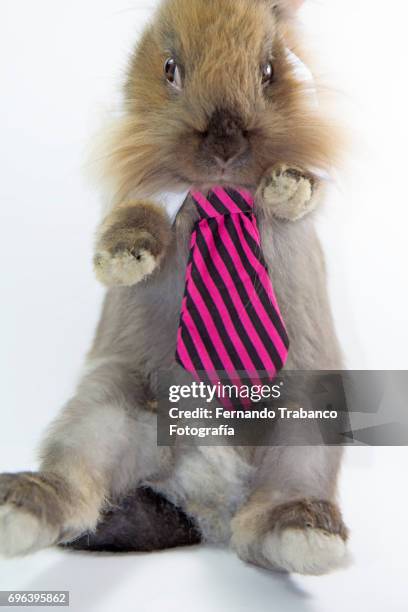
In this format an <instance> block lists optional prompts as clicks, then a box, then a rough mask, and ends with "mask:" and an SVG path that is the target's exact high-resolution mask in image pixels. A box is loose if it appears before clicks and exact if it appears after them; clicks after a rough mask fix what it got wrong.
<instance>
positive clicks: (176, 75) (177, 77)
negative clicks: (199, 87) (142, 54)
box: [164, 57, 183, 89]
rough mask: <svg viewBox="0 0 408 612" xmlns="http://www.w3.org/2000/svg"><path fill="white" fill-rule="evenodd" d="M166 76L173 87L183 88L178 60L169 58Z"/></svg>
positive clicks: (166, 65) (166, 62)
mask: <svg viewBox="0 0 408 612" xmlns="http://www.w3.org/2000/svg"><path fill="white" fill-rule="evenodd" d="M164 74H165V75H166V79H167V81H168V82H169V83H170V84H171V85H173V87H174V88H175V89H182V88H183V82H182V79H181V71H180V68H179V67H178V65H177V62H176V60H175V59H173V58H172V57H169V58H168V59H167V60H166V61H165V63H164Z"/></svg>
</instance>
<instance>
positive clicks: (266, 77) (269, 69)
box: [261, 62, 275, 85]
mask: <svg viewBox="0 0 408 612" xmlns="http://www.w3.org/2000/svg"><path fill="white" fill-rule="evenodd" d="M261 75H262V85H269V83H272V81H273V77H274V76H275V70H274V67H273V64H272V62H267V63H266V64H263V66H261Z"/></svg>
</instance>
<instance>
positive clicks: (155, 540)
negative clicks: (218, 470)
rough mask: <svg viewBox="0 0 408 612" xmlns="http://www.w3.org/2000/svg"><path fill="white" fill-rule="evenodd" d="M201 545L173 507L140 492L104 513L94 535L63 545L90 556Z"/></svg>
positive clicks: (191, 526)
mask: <svg viewBox="0 0 408 612" xmlns="http://www.w3.org/2000/svg"><path fill="white" fill-rule="evenodd" d="M200 542H201V535H200V533H199V532H198V530H197V528H196V527H195V525H194V523H193V522H192V521H191V520H190V519H189V518H188V517H187V516H186V515H185V514H184V513H183V512H182V511H181V510H180V509H179V508H177V507H176V506H174V505H173V504H171V503H170V502H169V501H167V500H166V499H165V498H164V497H162V496H161V495H158V494H157V493H155V492H154V491H152V490H151V489H148V488H140V489H137V490H136V491H134V492H133V493H131V494H130V495H128V496H127V497H126V498H125V499H123V500H122V501H121V502H120V504H119V506H118V507H116V508H115V509H112V510H109V511H108V512H106V513H105V515H104V516H103V518H102V521H101V522H100V523H99V525H98V527H97V529H96V532H95V533H89V534H84V535H83V536H81V537H80V538H79V539H77V540H75V541H74V542H71V543H70V544H66V545H65V546H68V547H69V548H73V549H75V550H88V551H94V552H136V551H139V552H151V551H157V550H164V549H167V548H175V547H177V546H191V545H193V544H199V543H200Z"/></svg>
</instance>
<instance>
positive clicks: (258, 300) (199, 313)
mask: <svg viewBox="0 0 408 612" xmlns="http://www.w3.org/2000/svg"><path fill="white" fill-rule="evenodd" d="M191 195H192V197H193V199H194V201H195V203H196V205H197V210H198V212H199V214H200V216H201V220H200V221H199V222H198V223H197V224H196V226H195V229H194V232H193V236H192V240H191V253H190V258H189V263H188V266H187V273H186V291H185V295H184V299H183V304H182V312H181V320H180V327H179V332H178V341H177V355H176V358H177V360H178V362H179V363H180V364H181V365H182V366H183V367H184V368H185V369H187V370H188V371H190V372H192V373H195V374H198V373H202V372H206V373H207V374H208V373H211V372H216V371H219V372H224V373H227V377H228V378H231V377H235V378H236V376H237V374H236V373H237V372H246V373H247V375H249V374H254V373H256V372H260V371H265V370H266V371H268V373H269V375H270V376H272V377H273V376H274V375H275V374H276V373H277V372H278V371H279V370H280V369H281V368H282V367H283V366H284V364H285V362H286V359H287V354H288V347H289V341H288V337H287V333H286V329H285V325H284V323H283V320H282V317H281V315H280V312H279V307H278V304H277V301H276V297H275V293H274V291H273V288H272V284H271V281H270V278H269V274H268V269H267V265H266V262H265V261H264V258H263V255H262V251H261V245H260V236H259V231H258V228H257V223H256V218H255V216H254V214H253V203H254V202H253V198H252V196H251V194H250V193H249V192H247V191H245V190H240V191H239V192H238V191H235V190H233V189H223V188H221V187H215V188H214V189H212V190H211V191H210V193H209V194H208V196H207V197H206V196H205V195H204V194H202V193H201V192H198V191H194V192H192V193H191ZM224 382H225V378H224Z"/></svg>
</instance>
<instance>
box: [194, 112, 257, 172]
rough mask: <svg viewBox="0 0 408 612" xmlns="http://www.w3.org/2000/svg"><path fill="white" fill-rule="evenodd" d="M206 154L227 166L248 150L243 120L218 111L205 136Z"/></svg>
mask: <svg viewBox="0 0 408 612" xmlns="http://www.w3.org/2000/svg"><path fill="white" fill-rule="evenodd" d="M203 146H204V149H205V151H206V153H207V154H208V155H209V156H210V157H212V158H214V159H216V160H217V162H218V163H220V162H221V165H226V164H227V163H228V162H231V161H232V160H233V159H235V158H236V157H238V156H239V155H241V154H243V153H245V151H246V150H247V149H248V140H247V138H246V132H245V129H244V125H243V123H242V121H241V119H240V118H239V117H238V116H236V115H234V114H233V113H231V111H229V110H226V109H218V110H216V111H215V112H214V113H213V115H212V117H211V119H210V121H209V124H208V129H207V132H206V134H205V136H204V143H203Z"/></svg>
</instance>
